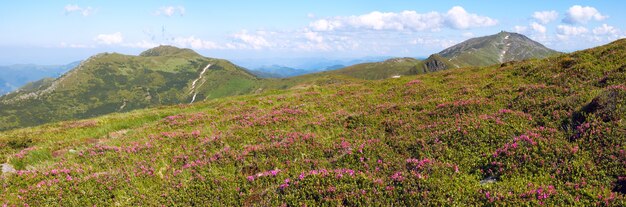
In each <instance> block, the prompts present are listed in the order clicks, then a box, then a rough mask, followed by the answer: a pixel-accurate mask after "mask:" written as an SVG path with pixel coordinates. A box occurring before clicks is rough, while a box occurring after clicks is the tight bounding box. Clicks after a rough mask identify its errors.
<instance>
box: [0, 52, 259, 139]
mask: <svg viewBox="0 0 626 207" xmlns="http://www.w3.org/2000/svg"><path fill="white" fill-rule="evenodd" d="M207 66H209V67H208V68H207ZM258 80H259V79H258V78H257V77H256V76H254V75H252V74H251V73H249V72H248V71H247V70H245V69H243V68H240V67H238V66H236V65H233V64H232V63H230V62H228V61H226V60H220V59H212V58H206V57H202V56H200V55H198V54H197V53H195V52H193V51H192V50H189V49H179V48H175V47H170V46H161V47H157V48H154V49H150V50H147V51H145V52H143V53H142V54H141V55H140V56H130V55H122V54H117V53H113V54H106V53H105V54H100V55H96V56H93V57H91V58H89V59H88V60H86V61H84V62H82V63H81V64H80V65H79V66H77V67H76V68H74V69H73V70H71V71H70V72H68V73H66V74H64V75H63V76H61V77H60V78H58V79H56V80H53V81H51V80H49V79H47V80H44V81H40V82H35V83H32V84H30V85H27V86H26V87H25V88H23V90H20V91H18V92H16V93H11V94H8V95H6V96H2V97H0V109H1V110H0V130H4V129H11V128H16V127H24V126H33V125H38V124H42V123H48V122H53V121H61V120H71V119H77V118H78V119H80V118H88V117H95V116H99V115H103V114H108V113H113V112H126V111H131V110H134V109H140V108H146V107H152V106H159V105H167V104H178V103H190V102H192V100H193V101H201V100H206V99H212V98H218V97H224V96H230V95H238V94H247V93H250V92H252V91H254V90H255V89H256V87H257V86H256V85H255V84H257V82H258ZM194 83H195V85H194ZM194 97H195V98H194Z"/></svg>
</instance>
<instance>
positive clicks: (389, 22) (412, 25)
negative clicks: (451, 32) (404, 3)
mask: <svg viewBox="0 0 626 207" xmlns="http://www.w3.org/2000/svg"><path fill="white" fill-rule="evenodd" d="M497 23H498V21H497V20H494V19H492V18H489V17H485V16H479V15H477V14H472V13H468V12H467V11H465V9H463V7H460V6H455V7H452V8H451V9H450V10H448V12H447V13H439V12H428V13H417V12H416V11H402V12H399V13H394V12H379V11H374V12H371V13H368V14H364V15H359V16H339V17H333V18H326V19H318V20H316V21H314V22H311V23H310V24H309V27H310V28H311V29H312V30H314V31H334V30H339V29H367V30H397V31H403V30H412V31H426V30H431V31H436V30H440V29H441V28H443V27H448V28H452V29H470V28H476V27H488V26H493V25H496V24H497Z"/></svg>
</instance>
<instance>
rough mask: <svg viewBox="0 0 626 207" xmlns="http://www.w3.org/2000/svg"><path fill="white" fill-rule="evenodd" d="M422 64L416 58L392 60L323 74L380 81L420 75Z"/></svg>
mask: <svg viewBox="0 0 626 207" xmlns="http://www.w3.org/2000/svg"><path fill="white" fill-rule="evenodd" d="M420 63H421V61H420V60H417V59H414V58H392V59H389V60H385V61H383V62H374V63H361V64H356V65H352V66H348V67H345V68H341V69H338V70H332V71H326V72H323V74H329V75H343V76H348V77H353V78H359V79H365V80H380V79H386V78H391V77H393V76H401V75H415V74H419V73H420V72H418V69H417V68H418V67H419V66H418V64H420Z"/></svg>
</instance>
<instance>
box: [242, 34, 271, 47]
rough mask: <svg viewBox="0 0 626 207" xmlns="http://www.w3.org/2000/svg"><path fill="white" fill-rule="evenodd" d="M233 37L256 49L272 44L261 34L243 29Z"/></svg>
mask: <svg viewBox="0 0 626 207" xmlns="http://www.w3.org/2000/svg"><path fill="white" fill-rule="evenodd" d="M233 37H234V38H235V39H236V40H239V41H242V42H243V43H244V44H245V45H240V46H244V47H245V46H249V47H251V48H254V49H261V48H264V47H270V46H271V44H270V43H269V42H268V41H267V40H266V39H265V38H264V37H263V36H261V35H255V34H249V33H248V31H246V30H243V31H241V32H239V33H235V34H234V35H233Z"/></svg>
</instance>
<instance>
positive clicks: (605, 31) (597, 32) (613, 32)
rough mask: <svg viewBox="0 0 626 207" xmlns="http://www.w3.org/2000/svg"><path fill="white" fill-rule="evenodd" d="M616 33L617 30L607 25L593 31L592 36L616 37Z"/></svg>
mask: <svg viewBox="0 0 626 207" xmlns="http://www.w3.org/2000/svg"><path fill="white" fill-rule="evenodd" d="M618 33H619V29H616V28H615V27H613V26H609V25H607V24H602V26H599V27H596V28H595V29H593V34H595V35H617V34H618Z"/></svg>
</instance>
